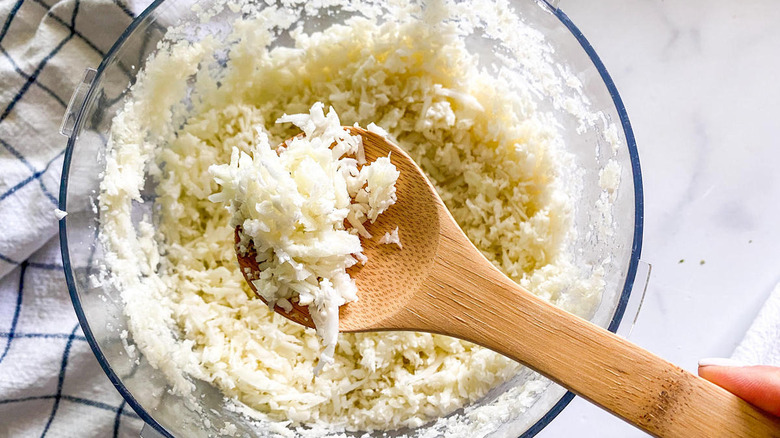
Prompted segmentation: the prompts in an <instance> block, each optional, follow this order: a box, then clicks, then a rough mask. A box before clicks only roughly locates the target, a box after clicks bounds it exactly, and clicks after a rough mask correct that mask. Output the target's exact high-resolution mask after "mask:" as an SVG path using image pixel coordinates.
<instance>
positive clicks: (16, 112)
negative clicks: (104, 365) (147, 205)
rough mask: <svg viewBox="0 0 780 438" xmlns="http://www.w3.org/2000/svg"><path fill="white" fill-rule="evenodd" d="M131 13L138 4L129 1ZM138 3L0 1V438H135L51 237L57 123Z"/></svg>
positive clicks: (60, 146)
mask: <svg viewBox="0 0 780 438" xmlns="http://www.w3.org/2000/svg"><path fill="white" fill-rule="evenodd" d="M139 6H142V5H140V4H139ZM139 10H140V8H139V7H133V6H132V5H130V6H128V5H127V4H125V3H122V2H120V1H119V0H62V1H56V0H3V1H0V437H2V438H4V437H14V438H15V437H44V436H49V437H111V436H123V437H134V436H135V437H137V436H138V431H139V430H140V428H141V426H142V422H141V420H140V419H139V418H138V416H137V415H136V414H135V413H134V412H133V411H132V409H130V408H129V407H128V406H127V405H126V403H125V402H124V400H123V399H122V398H121V396H120V395H119V394H118V393H117V391H116V389H114V387H113V386H112V385H111V383H110V381H109V380H108V378H107V377H106V376H105V374H104V373H103V371H102V370H101V369H100V366H99V365H98V363H97V361H96V359H95V357H94V355H93V354H92V351H91V350H90V348H89V345H88V343H87V342H86V339H85V338H84V335H83V334H82V332H81V330H80V328H79V326H78V323H77V320H76V316H75V313H74V311H73V307H72V305H71V303H70V298H69V296H68V291H67V286H66V284H65V279H64V276H63V273H62V263H61V260H60V255H59V246H58V241H57V238H56V233H57V219H56V218H55V215H54V209H55V207H56V206H57V198H58V191H59V179H60V172H61V168H62V160H63V155H64V151H65V145H66V141H65V140H66V139H65V137H63V136H61V135H60V134H59V133H58V131H59V125H60V122H61V120H62V117H63V115H64V113H65V108H66V106H67V103H68V100H69V99H70V95H71V94H72V92H73V90H74V88H75V86H76V84H77V83H78V81H79V80H80V79H81V78H82V77H83V72H84V69H85V68H87V67H93V68H94V67H97V66H98V64H99V63H100V61H101V59H102V58H103V56H104V55H105V54H106V52H108V50H109V49H110V48H111V46H112V45H113V43H114V41H115V40H116V39H117V37H118V36H119V34H120V33H121V32H122V30H123V29H125V28H126V27H127V25H128V24H129V23H130V22H131V21H132V19H133V18H134V17H135V13H134V12H133V11H139Z"/></svg>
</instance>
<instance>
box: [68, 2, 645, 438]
mask: <svg viewBox="0 0 780 438" xmlns="http://www.w3.org/2000/svg"><path fill="white" fill-rule="evenodd" d="M163 1H164V0H155V1H154V2H153V3H152V4H150V5H149V6H148V7H147V8H146V9H144V11H143V12H141V14H140V15H138V16H137V17H136V18H135V19H134V20H133V22H132V23H130V25H129V26H128V27H127V29H125V31H124V32H123V33H122V35H120V36H119V38H118V39H117V41H116V42H115V43H114V45H113V46H112V47H111V50H109V51H108V54H107V55H106V56H105V57H104V58H103V60H102V61H101V63H100V65H99V66H98V69H97V74H96V76H95V80H94V82H93V84H99V83H100V80H101V79H102V76H103V71H104V69H105V68H106V66H107V65H108V64H109V63H110V62H111V61H112V60H113V59H114V57H115V56H116V52H117V51H118V50H119V48H120V47H121V46H122V45H123V44H124V42H125V40H126V39H127V38H128V37H129V36H130V35H131V34H132V33H133V31H134V30H135V29H136V28H137V27H138V26H139V25H140V24H141V23H143V22H144V20H145V19H146V18H147V17H148V16H149V15H150V14H151V13H152V12H153V11H154V10H156V9H157V7H159V6H160V5H161V4H162V3H163ZM543 5H544V6H546V7H547V8H548V10H549V11H550V12H551V13H552V14H554V15H555V16H556V17H557V18H558V19H559V20H560V21H561V23H562V24H563V25H564V26H566V28H567V29H569V31H570V32H571V33H572V35H574V37H575V38H576V39H577V41H578V42H579V43H580V45H581V46H582V48H583V50H585V53H587V55H588V57H589V58H590V60H591V61H592V62H593V65H594V66H595V67H596V69H597V70H598V72H599V75H600V76H601V79H602V80H603V81H604V85H605V86H606V87H607V90H608V91H609V94H610V96H611V97H612V101H613V103H614V104H615V109H616V110H617V112H618V115H619V116H620V124H621V125H622V127H623V132H624V133H625V136H626V144H627V147H628V153H629V157H630V160H631V170H632V174H633V182H634V238H633V244H632V248H631V260H630V262H629V267H628V272H627V274H626V282H625V284H624V286H623V291H622V293H621V296H620V300H619V301H618V305H617V307H616V309H615V313H614V314H613V316H612V320H611V321H610V323H609V326H608V327H607V329H608V330H609V331H611V332H615V331H616V330H617V328H618V326H619V325H620V322H621V320H622V319H623V314H624V313H625V310H626V305H627V303H628V300H629V297H630V296H631V289H632V288H633V285H634V279H635V278H636V272H637V268H638V266H639V258H640V255H641V253H642V230H643V220H644V199H643V189H642V171H641V169H640V165H639V152H638V151H637V147H636V139H635V138H634V131H633V130H632V128H631V122H630V121H629V119H628V113H627V112H626V108H625V106H624V105H623V100H622V99H621V98H620V94H619V93H618V90H617V87H615V83H614V82H613V81H612V77H610V75H609V73H608V72H607V69H606V67H605V66H604V63H602V62H601V59H600V58H599V57H598V55H597V54H596V51H595V50H594V49H593V46H591V44H590V42H588V40H587V39H586V38H585V35H583V34H582V32H581V31H580V30H579V29H578V28H577V26H575V25H574V23H573V22H572V21H571V19H569V17H568V16H567V15H566V14H565V13H564V12H563V11H562V10H560V9H559V8H556V7H554V6H552V5H550V4H549V3H548V1H547V0H543ZM94 90H95V87H94V86H92V87H90V89H89V91H88V93H87V96H86V98H85V100H84V103H85V104H84V105H83V107H82V110H81V111H80V112H79V114H78V115H77V118H76V124H75V126H74V129H73V134H72V135H71V137H70V138H69V139H68V145H67V148H66V150H65V156H64V160H63V164H62V176H61V179H60V193H59V195H60V199H59V209H60V210H63V211H67V210H66V209H67V191H68V173H69V170H70V162H71V157H72V154H73V148H74V147H75V142H76V138H77V137H78V133H79V132H80V131H81V127H82V125H83V123H84V120H83V115H84V109H85V108H87V107H88V103H91V102H92V99H94V97H95V96H94V95H93V92H94ZM59 236H60V251H61V253H62V263H63V269H64V271H65V281H66V282H67V285H68V292H69V293H70V298H71V301H72V302H73V308H74V310H75V311H76V316H77V317H78V320H79V324H80V325H81V330H82V331H83V332H84V336H85V337H86V338H87V341H88V342H89V346H90V348H91V349H92V352H93V353H94V354H95V357H96V358H97V360H98V363H100V367H101V368H103V371H104V372H105V373H106V375H107V376H108V378H109V380H110V381H111V383H112V384H113V385H114V387H115V388H116V389H117V391H119V393H120V394H121V395H122V397H123V398H124V399H125V401H127V404H128V405H130V407H131V408H133V410H134V411H135V413H136V414H138V416H139V417H140V418H141V420H143V421H144V422H145V423H146V424H148V425H150V426H151V427H153V428H154V429H155V431H156V432H158V433H160V434H162V435H163V436H164V437H167V438H174V436H173V435H172V434H171V433H170V432H168V431H167V430H166V429H165V427H163V426H162V425H161V424H160V423H158V422H157V420H155V419H154V418H152V416H151V415H150V414H149V413H148V412H147V411H146V409H144V408H143V407H142V406H141V404H140V403H139V402H138V401H137V400H136V399H135V397H133V395H132V394H131V393H130V391H128V389H127V388H126V387H125V385H124V384H123V383H122V381H121V380H120V379H119V376H117V375H116V373H115V372H114V370H113V369H112V368H111V366H110V365H109V364H108V361H107V360H106V357H105V355H104V354H103V352H102V351H101V350H100V347H99V346H98V344H97V341H96V340H95V336H94V335H93V334H92V330H91V328H90V327H89V322H88V321H87V319H86V316H85V315H84V311H83V309H82V307H81V300H80V298H79V296H78V291H77V289H76V283H75V280H74V277H73V270H72V267H71V264H70V255H69V253H68V236H67V220H63V221H60V224H59ZM573 399H574V393H572V392H566V393H565V394H564V395H563V397H561V398H560V400H558V402H557V403H556V404H555V405H553V407H552V408H550V410H549V411H547V413H546V414H545V415H544V416H543V417H542V418H540V419H539V420H538V421H537V422H536V423H534V424H533V425H532V426H531V427H530V428H529V429H528V430H526V431H525V432H524V433H523V434H522V435H521V436H520V438H531V437H533V436H535V435H536V434H538V433H539V432H540V431H541V430H542V429H544V428H545V426H547V425H548V424H549V423H550V422H551V421H552V420H553V419H554V418H555V417H557V416H558V414H560V413H561V411H563V409H564V408H565V407H566V406H567V405H568V404H569V403H571V401H572V400H573Z"/></svg>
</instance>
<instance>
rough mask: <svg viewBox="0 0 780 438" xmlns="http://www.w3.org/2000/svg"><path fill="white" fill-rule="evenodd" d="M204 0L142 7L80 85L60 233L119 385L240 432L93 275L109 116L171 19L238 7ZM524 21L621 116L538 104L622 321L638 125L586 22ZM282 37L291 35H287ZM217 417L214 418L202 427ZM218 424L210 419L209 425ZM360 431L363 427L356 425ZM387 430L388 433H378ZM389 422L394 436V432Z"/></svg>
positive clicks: (582, 230)
mask: <svg viewBox="0 0 780 438" xmlns="http://www.w3.org/2000/svg"><path fill="white" fill-rule="evenodd" d="M195 3H198V4H199V5H201V6H202V9H204V10H205V9H208V7H209V5H210V3H211V2H210V1H209V0H203V1H200V2H196V1H193V0H167V1H163V0H157V1H155V2H154V3H153V4H152V5H151V6H150V7H149V8H148V9H146V11H144V12H143V13H142V14H141V15H140V16H139V17H138V18H137V19H136V20H135V21H134V22H133V23H132V24H131V25H130V26H129V27H128V28H127V29H126V30H125V31H124V33H123V34H122V35H121V37H120V38H119V40H118V41H117V42H116V44H115V45H114V46H113V48H112V49H111V51H110V52H109V53H108V55H107V56H106V57H105V59H104V60H103V62H102V63H101V64H100V66H99V67H98V69H97V71H95V70H89V71H88V72H87V75H86V76H85V79H84V83H83V84H82V85H81V86H80V87H79V89H77V90H76V93H75V94H74V97H73V99H72V102H71V105H70V106H69V109H68V113H67V114H66V117H65V120H64V122H63V129H62V131H63V133H64V134H66V135H68V136H69V137H70V140H69V142H68V147H67V152H66V155H65V161H64V165H63V172H62V184H61V191H60V205H59V208H60V209H62V210H66V211H68V213H69V214H68V216H67V217H66V219H65V220H63V221H61V222H60V241H61V247H62V257H63V262H64V266H65V274H66V279H67V282H68V287H69V290H70V294H71V297H72V300H73V305H74V307H75V310H76V313H77V315H78V318H79V321H80V322H81V327H82V329H83V331H84V334H85V335H86V337H87V339H88V340H89V343H90V346H91V347H92V349H93V351H94V353H95V355H96V356H97V359H98V361H99V362H100V364H101V366H102V367H103V370H104V371H105V372H106V374H107V375H108V377H109V378H110V379H111V381H112V382H113V384H114V385H115V386H116V388H117V390H118V391H119V392H120V393H121V394H122V396H123V397H124V398H125V399H126V400H127V402H128V404H129V405H130V406H131V407H132V408H133V409H134V410H135V411H136V412H137V413H138V415H139V416H140V417H141V418H142V419H143V420H144V421H145V422H146V423H147V424H149V425H151V427H153V428H154V430H156V431H157V432H158V433H160V434H162V435H163V436H187V437H196V436H206V435H208V434H209V432H211V433H213V432H214V431H215V430H217V429H218V428H219V427H220V426H221V425H222V424H224V421H231V422H233V423H234V424H236V425H237V426H238V431H239V434H240V435H241V434H244V433H246V434H255V433H258V431H256V430H254V431H253V430H252V429H251V428H249V426H247V424H246V421H245V420H244V419H243V418H242V417H241V416H240V415H239V414H236V413H233V412H229V411H227V410H225V409H224V408H223V407H224V406H223V399H222V396H221V394H220V393H219V391H218V390H216V389H215V388H213V387H211V386H209V385H206V384H198V385H197V397H198V399H199V400H200V404H201V405H202V406H203V407H205V408H206V409H204V410H203V411H202V413H196V412H195V411H193V410H191V409H190V408H189V407H187V406H186V404H185V402H184V401H183V400H182V399H181V398H179V397H177V396H174V395H171V394H170V393H169V392H168V391H167V389H168V388H169V386H168V383H167V382H166V380H165V379H164V378H163V376H162V374H161V373H160V372H159V371H158V370H156V369H154V368H152V367H151V366H149V365H148V364H147V363H146V362H145V361H144V360H140V361H136V360H135V359H133V358H131V357H129V356H128V354H127V353H126V350H125V345H124V344H125V343H126V340H125V339H123V338H124V337H125V336H126V334H124V335H123V332H124V331H125V330H126V318H125V316H124V314H123V303H122V300H121V298H120V294H119V291H117V290H115V289H113V288H112V286H110V284H109V283H108V282H96V281H94V279H93V278H92V277H93V274H98V273H99V272H100V271H101V270H102V269H104V268H105V266H104V261H103V252H102V251H103V250H102V248H101V245H100V243H99V241H98V238H97V236H98V231H99V228H98V226H99V224H98V211H99V208H100V206H99V205H97V204H96V202H97V201H96V199H97V196H96V195H97V191H98V189H99V183H100V178H101V172H102V171H103V168H104V166H105V161H104V158H105V156H104V155H105V148H106V141H107V138H108V136H109V132H110V129H111V121H112V119H113V117H114V115H115V114H116V113H117V111H118V110H119V109H120V108H121V105H122V100H123V97H124V96H125V94H126V93H127V92H128V88H129V86H130V85H131V84H132V83H133V82H134V80H135V77H136V74H137V72H138V71H139V70H140V69H141V68H142V67H143V65H144V62H145V60H146V59H147V56H148V55H149V54H150V53H153V51H154V50H155V47H156V43H157V42H158V41H159V40H160V39H161V38H163V36H164V34H165V32H166V31H167V29H169V28H170V27H172V26H174V25H177V24H181V23H192V26H191V27H185V29H186V30H185V32H184V33H189V35H185V36H187V37H190V38H200V37H202V36H203V35H205V34H215V35H220V34H221V35H224V32H225V31H226V30H228V29H229V23H230V21H229V20H228V18H229V17H230V16H236V15H238V14H239V12H235V13H234V12H230V11H224V13H223V14H221V15H218V16H217V17H215V18H214V19H212V20H211V22H210V23H208V24H207V25H204V24H202V23H199V21H198V20H197V18H195V17H194V13H193V12H192V9H191V7H192V5H193V4H195ZM511 7H512V8H513V9H514V12H515V13H516V14H517V15H519V16H520V17H521V19H522V21H523V22H524V23H526V24H528V25H529V26H531V27H532V28H534V29H536V30H538V31H539V32H540V33H541V34H543V35H544V37H545V39H546V41H547V43H549V45H550V47H551V48H552V50H551V51H550V54H549V56H550V57H551V59H552V61H553V62H555V63H556V64H559V65H561V66H563V67H565V69H567V70H568V71H570V72H572V73H573V74H574V75H575V76H576V77H577V78H578V79H579V81H580V82H581V90H582V94H583V95H584V96H585V98H586V99H587V100H588V101H589V103H590V105H591V108H592V109H594V110H598V111H601V113H602V114H603V115H604V120H606V121H607V122H612V123H614V126H615V129H614V131H612V132H611V135H613V137H614V138H617V139H618V140H619V141H620V142H621V143H622V146H621V147H620V148H618V149H617V150H612V148H611V147H610V146H609V145H608V144H607V143H608V142H607V141H606V140H605V139H606V138H607V135H610V132H607V131H609V130H608V129H605V125H603V124H598V123H597V124H596V125H594V126H593V127H589V128H587V129H585V130H582V129H580V130H578V129H577V128H578V122H577V120H576V118H575V117H572V116H571V114H568V113H566V112H565V111H563V110H561V109H560V108H556V107H555V105H552V104H550V102H545V97H544V96H542V97H541V98H540V105H541V106H542V107H543V108H545V109H546V110H548V111H551V112H553V113H554V114H556V118H557V119H558V121H559V123H560V124H561V128H562V131H563V136H564V141H565V143H566V145H567V150H568V151H570V152H572V153H573V154H574V156H575V157H576V160H575V161H576V167H577V168H578V169H580V170H581V176H582V185H581V187H580V190H579V193H577V194H576V197H577V205H576V218H575V227H576V228H577V230H578V237H577V241H576V243H575V245H573V248H575V254H574V259H575V262H576V263H577V264H579V265H582V266H584V267H587V266H593V265H594V263H599V262H603V261H605V260H606V261H608V263H606V264H605V266H606V267H607V271H606V275H605V280H606V289H605V291H604V295H603V297H602V300H601V304H600V305H599V307H598V309H596V311H595V313H594V314H593V316H592V321H593V322H595V323H596V324H599V325H601V326H603V327H607V328H608V329H609V330H612V331H615V330H616V329H617V328H618V326H619V325H620V323H621V320H622V319H623V315H624V311H625V307H626V303H627V302H628V299H629V295H630V294H631V290H632V285H633V283H634V278H635V276H636V272H637V267H638V263H639V256H640V249H641V242H642V214H643V211H642V180H641V174H640V167H639V158H638V155H637V150H636V144H635V141H634V136H633V133H632V131H631V126H630V124H629V121H628V116H627V114H626V111H625V108H624V107H623V103H622V101H621V99H620V96H619V95H618V92H617V90H616V88H615V85H614V84H613V82H612V80H611V79H610V77H609V75H608V74H607V71H606V69H605V68H604V65H603V64H602V63H601V61H600V60H599V58H598V56H597V55H596V53H595V52H594V50H593V48H592V47H591V46H590V44H589V43H588V42H587V40H586V39H585V37H584V36H583V35H582V33H581V32H580V31H579V30H578V29H577V28H576V27H575V26H574V24H573V23H572V22H571V21H570V20H569V19H568V18H567V16H566V15H565V14H564V13H563V12H562V11H561V10H559V9H556V8H554V7H552V6H550V5H549V4H548V3H546V2H541V1H533V0H516V1H514V2H512V3H511ZM351 14H352V12H347V11H339V10H329V11H328V14H327V15H307V16H304V17H301V19H302V20H305V21H306V22H307V26H308V28H309V29H320V28H322V27H323V26H325V25H327V24H328V23H331V22H334V21H340V20H343V19H345V18H346V17H347V16H349V15H351ZM468 43H469V48H470V49H473V50H476V51H478V52H481V54H482V55H485V56H483V57H481V58H480V61H481V62H484V63H486V65H489V64H499V63H501V62H502V61H501V56H490V55H494V54H498V53H501V50H502V47H500V44H499V43H498V42H496V41H495V40H493V39H490V38H488V37H487V36H481V34H480V31H479V29H475V32H474V35H473V37H471V38H469V40H468ZM279 44H280V45H283V44H284V41H281V40H280V41H279ZM608 160H615V161H616V162H617V163H618V164H619V165H620V166H621V168H622V181H621V183H620V186H619V189H618V190H617V192H616V196H615V199H614V204H613V208H612V218H611V224H612V227H611V232H610V233H608V235H607V236H606V237H604V236H601V237H598V236H596V237H594V236H593V233H592V231H593V226H592V225H593V223H594V222H596V221H597V220H598V218H599V217H601V214H602V212H600V211H598V209H597V208H596V207H595V205H596V204H597V202H598V199H599V197H600V196H602V192H603V190H601V189H600V188H599V177H600V171H601V169H603V168H604V166H605V164H606V163H607V161H608ZM153 193H154V190H153V187H147V189H146V190H145V192H144V196H146V197H148V198H151V197H153ZM150 205H151V203H150V202H146V203H144V204H138V205H137V206H136V210H135V211H134V215H135V214H137V215H138V216H139V217H140V215H142V214H144V213H145V212H148V210H149V207H150ZM530 376H532V372H531V371H524V372H523V373H521V374H520V375H518V376H517V377H516V378H514V379H513V380H512V381H510V382H508V383H507V384H505V385H503V386H501V387H500V388H497V389H495V390H493V391H492V392H491V393H490V394H488V395H487V396H486V397H485V398H483V399H482V400H480V401H479V402H478V403H477V404H484V403H489V402H491V401H493V400H495V398H496V397H497V396H498V395H500V394H501V393H502V392H503V391H505V390H506V389H507V388H509V387H512V386H516V385H522V383H523V382H524V381H525V380H526V379H528V378H530ZM572 398H573V394H571V393H568V392H566V391H565V390H564V389H563V388H561V387H559V386H557V385H554V384H550V385H549V386H547V388H546V390H545V391H543V393H542V394H541V395H540V396H539V397H538V398H537V399H536V400H535V402H534V403H533V404H532V405H531V406H530V407H528V409H527V410H526V411H525V412H524V413H523V414H522V415H520V416H518V417H516V418H508V419H506V421H505V422H504V424H503V425H502V426H501V427H500V428H499V429H498V430H495V431H486V432H489V435H490V436H515V437H516V436H523V437H530V436H533V435H535V434H536V433H537V432H538V431H539V430H541V429H542V428H543V427H544V426H545V425H546V424H548V423H549V422H550V421H551V420H552V419H553V418H554V417H555V416H556V415H557V414H558V413H559V412H560V411H561V410H562V409H563V408H564V407H565V406H566V405H567V404H568V403H569V401H570V400H571V399H572ZM204 420H208V421H207V422H205V423H206V424H211V425H212V427H211V428H207V427H204ZM207 429H210V430H207ZM358 435H359V434H358ZM380 435H381V434H380ZM393 435H395V434H394V433H391V434H389V435H386V436H393Z"/></svg>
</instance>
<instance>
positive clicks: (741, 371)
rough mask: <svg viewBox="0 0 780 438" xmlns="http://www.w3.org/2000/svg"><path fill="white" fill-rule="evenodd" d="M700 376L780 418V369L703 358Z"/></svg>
mask: <svg viewBox="0 0 780 438" xmlns="http://www.w3.org/2000/svg"><path fill="white" fill-rule="evenodd" d="M699 375H700V376H701V377H703V378H705V379H707V380H709V381H710V382H712V383H714V384H716V385H718V386H720V387H722V388H724V389H725V390H727V391H729V392H731V393H733V394H734V395H736V396H738V397H740V398H741V399H743V400H745V401H746V402H748V403H750V404H752V405H754V406H756V407H757V408H759V409H762V410H764V411H766V412H768V413H770V414H772V415H776V416H780V368H778V367H771V366H764V365H756V366H741V364H739V363H737V362H734V361H732V360H730V359H702V360H701V361H699Z"/></svg>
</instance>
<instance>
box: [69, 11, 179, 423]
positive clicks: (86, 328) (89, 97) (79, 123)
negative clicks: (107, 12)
mask: <svg viewBox="0 0 780 438" xmlns="http://www.w3.org/2000/svg"><path fill="white" fill-rule="evenodd" d="M163 2H164V0H155V1H154V2H153V3H152V4H151V5H149V6H148V7H147V8H146V9H145V10H144V11H143V12H142V13H141V14H139V15H138V16H137V17H136V18H135V19H134V20H133V21H132V23H131V24H130V25H129V26H128V27H127V29H125V30H124V32H122V34H121V35H120V36H119V38H118V39H117V41H116V42H115V43H114V45H113V46H112V47H111V49H110V50H109V51H108V53H107V54H106V56H105V58H103V60H102V61H101V63H100V65H99V66H98V69H97V74H96V76H95V79H94V81H93V82H92V85H91V87H90V88H89V90H88V92H87V94H86V96H85V98H84V104H83V105H82V106H81V109H80V111H79V113H78V114H77V115H76V121H75V125H74V128H73V132H72V133H71V135H70V137H69V138H68V144H67V146H66V149H65V155H64V158H63V164H62V174H61V177H60V193H59V205H58V208H59V209H61V210H63V211H67V205H68V182H69V176H70V169H71V162H72V159H73V153H74V149H75V147H76V140H77V139H78V137H79V134H80V133H81V130H82V127H83V126H84V122H85V119H86V117H85V116H86V110H87V109H88V108H89V106H90V105H89V103H90V102H92V101H93V100H94V99H95V98H96V94H95V90H97V88H98V87H99V86H100V84H101V81H102V79H103V78H104V72H105V70H106V68H107V66H109V65H111V64H112V62H113V60H114V59H115V58H116V55H117V52H118V51H119V49H120V48H121V47H122V46H123V45H124V43H125V41H126V40H127V39H128V38H129V37H130V36H131V35H132V34H133V31H134V30H135V29H137V28H138V27H139V26H141V25H142V24H143V23H146V22H149V21H153V20H154V19H155V18H154V14H153V13H154V11H155V10H156V9H157V7H159V6H160V5H161V4H162V3H163ZM59 240H60V251H61V253H62V264H63V270H64V273H65V281H66V283H67V285H68V292H69V294H70V298H71V301H72V303H73V308H74V310H75V312H76V317H77V318H78V321H79V325H80V326H81V330H82V331H83V332H84V336H85V337H86V339H87V342H88V343H89V346H90V348H91V349H92V352H93V353H94V355H95V357H96V358H97V361H98V363H99V364H100V367H101V368H102V369H103V372H105V373H106V376H108V379H109V380H110V381H111V383H112V384H113V385H114V387H115V388H116V390H117V391H118V392H119V393H120V394H121V395H122V398H124V399H125V401H127V404H128V405H129V406H130V407H131V408H132V409H133V411H135V413H136V414H138V416H139V417H140V418H141V419H142V420H143V421H144V422H145V423H146V424H149V425H150V426H152V427H153V428H154V429H155V430H156V431H157V432H159V433H160V434H161V435H162V436H164V437H166V438H173V435H171V434H170V433H169V432H168V431H167V430H165V428H164V427H163V426H162V425H160V424H159V423H158V422H157V421H156V420H155V419H154V418H153V417H152V416H151V415H150V414H149V413H148V412H147V411H146V409H144V408H143V406H141V404H140V403H139V402H138V400H136V398H135V397H134V396H133V394H131V393H130V391H129V390H128V389H127V387H126V386H125V385H124V384H123V383H122V380H121V379H120V378H119V376H118V375H117V374H116V372H115V371H114V370H113V369H112V368H111V365H110V364H109V363H108V360H107V359H106V356H105V355H104V354H103V351H102V350H101V349H100V346H99V345H98V343H97V340H96V338H95V335H94V333H93V332H92V328H91V327H90V325H89V322H88V320H87V318H86V315H85V314H84V310H83V307H82V304H81V298H80V295H79V289H78V287H77V282H76V278H75V275H74V269H73V265H72V263H71V257H70V251H69V246H68V221H67V219H65V220H61V221H60V223H59ZM94 251H95V248H94V247H93V248H92V252H93V253H94Z"/></svg>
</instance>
